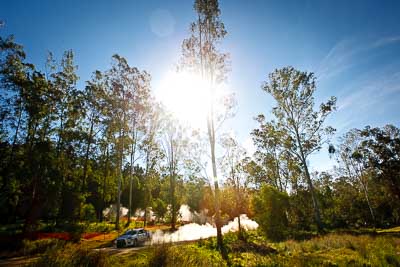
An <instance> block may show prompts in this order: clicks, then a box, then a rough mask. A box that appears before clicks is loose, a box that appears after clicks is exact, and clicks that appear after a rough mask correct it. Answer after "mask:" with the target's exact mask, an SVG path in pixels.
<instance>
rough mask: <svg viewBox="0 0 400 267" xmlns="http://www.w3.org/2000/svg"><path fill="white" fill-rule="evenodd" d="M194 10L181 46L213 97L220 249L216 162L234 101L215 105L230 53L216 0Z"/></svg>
mask: <svg viewBox="0 0 400 267" xmlns="http://www.w3.org/2000/svg"><path fill="white" fill-rule="evenodd" d="M194 10H195V12H196V13H197V18H196V20H195V21H194V22H193V23H192V24H191V26H190V37H189V38H187V39H185V40H184V41H183V43H182V62H181V63H182V64H181V65H182V67H183V68H185V69H188V70H190V71H193V72H195V73H197V74H199V75H200V76H201V78H202V79H203V80H204V81H205V83H206V84H207V87H208V88H204V90H208V94H209V95H210V101H209V103H204V104H205V105H208V114H207V135H208V141H209V146H210V157H211V165H212V179H213V182H214V189H215V190H214V192H215V210H216V226H217V243H218V248H219V249H220V250H221V249H222V246H223V243H222V232H221V219H220V217H221V215H220V192H219V183H218V176H217V162H216V131H217V129H218V127H219V125H220V123H221V122H222V121H224V119H225V118H226V117H227V116H229V115H231V113H230V112H226V110H231V108H232V105H233V104H234V101H232V98H230V101H225V102H224V103H225V104H226V106H227V109H226V110H225V112H223V113H221V114H218V111H217V108H216V103H217V102H218V95H217V87H218V86H219V85H220V84H221V83H222V82H223V81H224V80H225V79H226V74H227V71H228V54H226V53H222V52H220V51H219V49H218V45H219V44H220V41H221V40H222V39H223V38H224V37H225V35H226V34H227V31H226V30H225V26H224V23H223V22H222V21H221V18H220V13H221V11H220V9H219V4H218V1H217V0H196V1H195V3H194Z"/></svg>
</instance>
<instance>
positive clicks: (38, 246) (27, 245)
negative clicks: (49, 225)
mask: <svg viewBox="0 0 400 267" xmlns="http://www.w3.org/2000/svg"><path fill="white" fill-rule="evenodd" d="M64 244H65V242H64V241H61V240H58V239H52V238H50V239H39V240H35V241H31V240H28V239H24V240H23V241H22V249H21V251H22V254H23V255H25V256H31V255H35V254H38V253H44V252H46V251H47V250H48V249H52V248H55V247H62V246H63V245H64Z"/></svg>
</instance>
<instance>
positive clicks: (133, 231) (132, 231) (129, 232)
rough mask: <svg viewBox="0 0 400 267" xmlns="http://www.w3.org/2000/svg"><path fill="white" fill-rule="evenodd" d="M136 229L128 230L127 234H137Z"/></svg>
mask: <svg viewBox="0 0 400 267" xmlns="http://www.w3.org/2000/svg"><path fill="white" fill-rule="evenodd" d="M136 232H137V231H136V230H128V231H126V232H125V235H135V234H136Z"/></svg>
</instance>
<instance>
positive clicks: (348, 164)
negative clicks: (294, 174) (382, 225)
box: [337, 129, 375, 224]
mask: <svg viewBox="0 0 400 267" xmlns="http://www.w3.org/2000/svg"><path fill="white" fill-rule="evenodd" d="M363 140H364V138H363V137H362V136H361V131H360V130H357V129H352V130H350V131H348V132H347V133H346V134H344V136H343V137H341V138H340V144H339V146H338V151H337V156H338V161H339V166H340V170H341V172H342V173H343V174H344V175H345V177H348V178H349V179H350V180H352V181H353V182H355V181H358V183H359V184H360V186H361V189H362V192H363V193H364V197H365V200H366V201H367V204H368V209H369V212H370V214H371V219H372V222H373V224H375V214H374V210H373V207H372V204H371V201H370V198H369V193H368V180H369V178H370V176H371V175H372V173H371V171H370V170H369V169H368V168H367V158H364V157H363V156H362V154H361V153H360V150H361V144H362V142H363Z"/></svg>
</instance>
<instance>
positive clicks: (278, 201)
mask: <svg viewBox="0 0 400 267" xmlns="http://www.w3.org/2000/svg"><path fill="white" fill-rule="evenodd" d="M253 205H254V209H255V210H257V214H256V217H255V219H256V221H257V222H258V223H259V225H260V227H261V229H262V230H263V231H264V233H265V234H266V235H267V237H268V238H269V239H271V240H273V241H279V240H282V239H283V238H285V237H286V235H287V231H288V229H287V228H288V220H287V217H286V214H287V210H288V206H289V197H288V195H287V194H286V193H283V192H279V191H278V190H277V189H275V188H274V187H272V186H269V185H264V186H263V187H262V188H261V190H260V192H259V193H258V194H257V195H256V196H255V197H254V199H253Z"/></svg>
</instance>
